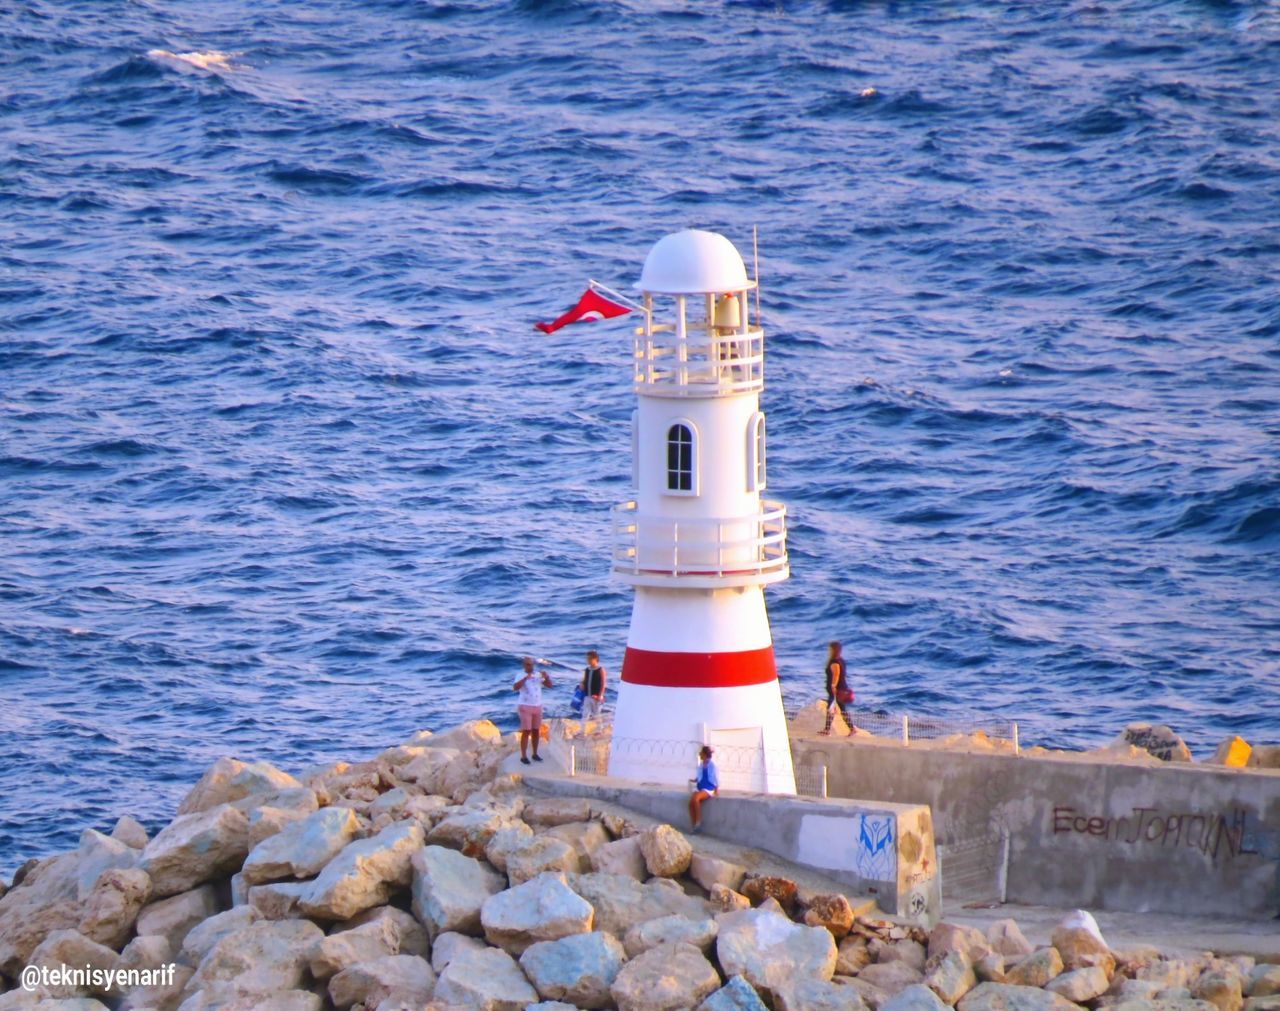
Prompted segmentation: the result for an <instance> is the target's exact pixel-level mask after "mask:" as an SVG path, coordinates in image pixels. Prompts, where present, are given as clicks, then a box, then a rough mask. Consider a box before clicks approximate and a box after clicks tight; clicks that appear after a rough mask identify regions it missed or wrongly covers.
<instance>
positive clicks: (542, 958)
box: [520, 931, 627, 1008]
mask: <svg viewBox="0 0 1280 1011" xmlns="http://www.w3.org/2000/svg"><path fill="white" fill-rule="evenodd" d="M626 960H627V956H626V954H625V953H624V951H623V949H622V945H621V944H619V943H618V939H617V938H616V937H614V936H613V935H612V934H604V933H601V932H600V931H593V932H591V933H588V934H571V935H570V936H568V937H562V938H560V939H559V940H558V941H539V942H538V943H537V944H532V945H530V946H529V947H528V948H526V949H525V952H524V954H523V955H521V956H520V968H522V969H523V970H524V974H525V975H526V976H527V977H528V978H529V981H530V982H531V983H532V984H533V985H534V988H535V989H536V990H537V991H538V996H540V997H542V998H544V999H547V1000H564V1001H569V1002H571V1003H572V1004H575V1005H576V1006H578V1007H580V1008H604V1007H608V1006H609V1005H610V1003H611V998H610V995H609V989H610V987H612V986H613V981H614V979H615V978H617V975H618V972H619V970H621V969H622V964H623V963H624V962H625V961H626Z"/></svg>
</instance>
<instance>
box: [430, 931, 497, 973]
mask: <svg viewBox="0 0 1280 1011" xmlns="http://www.w3.org/2000/svg"><path fill="white" fill-rule="evenodd" d="M494 950H497V949H492V948H490V947H489V946H488V945H487V944H485V943H484V941H482V940H480V938H478V937H472V936H470V935H469V934H455V933H454V932H453V931H451V930H449V931H445V932H444V933H443V934H441V935H439V936H438V937H437V938H436V939H435V941H433V942H432V944H431V968H433V969H435V971H436V972H437V973H442V972H444V971H445V969H447V968H448V967H449V963H450V962H452V961H453V960H454V959H455V958H457V957H458V955H460V954H461V953H462V952H464V951H494ZM503 954H506V952H503Z"/></svg>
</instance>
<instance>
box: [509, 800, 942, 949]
mask: <svg viewBox="0 0 1280 1011" xmlns="http://www.w3.org/2000/svg"><path fill="white" fill-rule="evenodd" d="M525 782H526V783H527V784H528V785H529V787H530V788H532V789H534V790H537V791H539V792H542V793H548V794H552V795H554V796H561V797H591V798H594V799H597V800H601V801H605V802H608V803H612V804H618V805H620V806H621V807H624V808H628V809H629V810H633V811H636V812H638V813H640V814H643V815H646V816H648V817H650V818H656V819H658V820H660V821H665V822H668V823H669V824H671V825H674V826H676V827H677V828H681V829H683V828H684V827H685V826H687V825H688V823H689V794H688V792H687V791H685V790H679V789H676V788H674V787H670V786H660V785H658V784H654V783H637V782H633V781H628V780H618V779H614V778H612V777H611V778H608V779H605V778H602V777H597V776H576V777H573V778H559V777H551V776H529V775H526V776H525ZM702 824H703V829H704V831H705V832H706V833H707V834H708V835H710V836H713V837H715V838H717V839H722V840H726V841H728V842H731V843H736V844H738V845H741V846H750V847H754V848H756V849H760V850H764V851H765V852H767V853H771V854H773V855H774V856H777V857H779V858H781V859H783V860H787V861H790V862H792V863H795V864H800V865H802V866H804V867H810V868H813V869H814V870H816V871H820V872H821V873H822V874H824V875H826V876H827V877H829V878H831V879H832V880H834V881H837V882H840V883H841V884H844V885H848V886H851V887H852V888H854V889H856V890H857V891H858V892H860V893H863V894H867V895H871V896H873V897H874V898H875V900H876V903H877V904H878V905H879V907H880V909H881V911H882V912H884V913H885V914H886V915H889V916H892V917H894V918H895V919H899V920H901V921H902V922H904V923H910V924H918V925H920V926H924V927H932V926H933V925H934V923H936V922H937V920H938V917H939V916H940V915H941V913H942V890H941V881H940V878H939V876H938V857H937V852H936V850H935V847H934V841H933V819H932V817H931V816H930V813H929V809H928V808H927V807H925V806H924V805H921V804H884V803H871V802H869V801H859V800H839V799H835V800H833V799H827V800H819V799H817V798H814V797H793V796H781V795H776V794H757V793H740V792H735V791H730V790H724V791H721V793H720V796H719V797H716V798H714V799H712V800H709V801H707V802H705V803H704V805H703V808H702Z"/></svg>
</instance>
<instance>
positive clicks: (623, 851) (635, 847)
mask: <svg viewBox="0 0 1280 1011" xmlns="http://www.w3.org/2000/svg"><path fill="white" fill-rule="evenodd" d="M695 859H696V858H695ZM591 869H592V871H595V872H597V873H599V874H621V875H622V876H623V877H628V878H634V879H635V880H636V881H643V880H644V879H645V878H647V877H648V876H649V868H648V867H646V866H645V862H644V853H643V852H641V850H640V837H639V836H628V837H627V838H626V839H617V840H615V841H614V842H608V843H605V844H604V845H603V846H601V847H600V848H599V849H598V850H596V851H595V852H594V853H592V854H591Z"/></svg>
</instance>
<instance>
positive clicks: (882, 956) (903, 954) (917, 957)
mask: <svg viewBox="0 0 1280 1011" xmlns="http://www.w3.org/2000/svg"><path fill="white" fill-rule="evenodd" d="M875 955H876V961H877V962H906V963H907V965H909V966H911V968H913V969H915V970H916V971H917V972H924V971H925V963H926V962H927V961H928V958H929V955H928V950H927V949H926V948H925V946H924V945H923V944H921V943H920V942H919V941H914V940H912V939H911V938H909V937H903V938H899V939H898V940H896V941H888V942H880V941H877V942H876V949H875ZM938 957H941V953H940V954H939V956H938ZM836 971H837V972H839V971H840V970H838V969H837V970H836Z"/></svg>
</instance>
